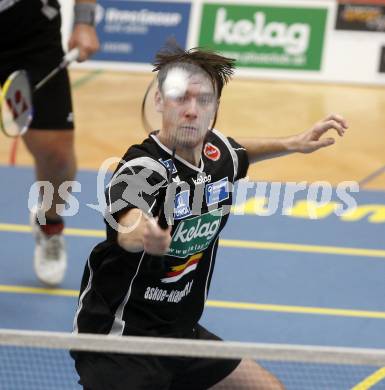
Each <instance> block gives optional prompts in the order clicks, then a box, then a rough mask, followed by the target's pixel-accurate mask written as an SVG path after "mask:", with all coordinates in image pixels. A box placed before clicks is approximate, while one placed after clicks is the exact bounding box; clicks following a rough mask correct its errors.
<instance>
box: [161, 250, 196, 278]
mask: <svg viewBox="0 0 385 390" xmlns="http://www.w3.org/2000/svg"><path fill="white" fill-rule="evenodd" d="M202 256H203V253H197V254H196V255H193V256H191V257H190V258H189V259H188V260H187V261H186V262H185V263H184V264H181V265H175V266H174V267H171V271H170V272H167V274H166V277H165V278H163V279H162V280H161V281H162V282H163V283H172V282H177V281H178V280H179V279H181V278H183V276H185V275H187V274H188V273H190V272H192V271H194V270H195V269H196V267H197V266H198V263H199V260H200V259H201V258H202Z"/></svg>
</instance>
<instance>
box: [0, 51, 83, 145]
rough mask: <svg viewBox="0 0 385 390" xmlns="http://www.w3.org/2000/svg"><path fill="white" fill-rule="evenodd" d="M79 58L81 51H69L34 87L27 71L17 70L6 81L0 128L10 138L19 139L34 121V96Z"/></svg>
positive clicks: (1, 105) (1, 106) (0, 97)
mask: <svg viewBox="0 0 385 390" xmlns="http://www.w3.org/2000/svg"><path fill="white" fill-rule="evenodd" d="M78 57H79V49H78V48H75V49H72V50H71V51H69V52H68V53H67V54H66V55H65V56H64V57H63V59H62V61H61V62H60V64H59V65H58V66H57V67H56V68H54V69H52V70H51V71H50V72H49V73H48V74H47V75H46V76H45V77H44V78H43V79H42V80H40V81H39V82H38V83H37V84H36V85H34V86H32V85H31V83H30V80H29V77H28V73H27V72H26V71H25V70H16V71H15V72H13V73H12V74H11V75H10V76H9V77H8V78H7V80H6V81H5V83H4V86H3V88H2V92H1V94H0V127H1V130H2V131H3V133H4V134H5V135H6V136H8V137H19V136H21V135H23V134H25V132H26V131H27V130H28V128H29V125H30V124H31V121H32V119H33V103H32V102H33V99H32V97H33V94H34V93H35V92H36V91H38V90H39V89H40V88H42V87H43V86H44V85H45V84H46V83H47V82H48V81H49V80H51V79H52V78H53V77H55V76H56V75H57V74H58V73H59V72H60V71H61V70H62V69H64V68H66V67H67V66H68V65H69V64H70V63H71V62H73V61H75V60H77V59H78Z"/></svg>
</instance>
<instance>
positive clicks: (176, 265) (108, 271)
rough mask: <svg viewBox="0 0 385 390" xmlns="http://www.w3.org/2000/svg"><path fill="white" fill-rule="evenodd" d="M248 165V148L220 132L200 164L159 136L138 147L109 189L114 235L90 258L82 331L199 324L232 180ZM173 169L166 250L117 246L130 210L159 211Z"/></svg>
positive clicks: (136, 331) (148, 331)
mask: <svg viewBox="0 0 385 390" xmlns="http://www.w3.org/2000/svg"><path fill="white" fill-rule="evenodd" d="M248 165H249V162H248V158H247V154H246V150H245V149H244V148H243V147H242V146H241V145H239V144H238V143H237V142H236V141H234V140H233V139H232V138H227V137H225V136H224V135H223V134H221V133H220V132H219V131H217V130H215V129H214V130H212V131H211V132H209V134H208V136H207V137H206V140H205V143H204V146H203V150H202V155H201V160H200V163H199V166H198V167H196V166H194V165H192V164H190V163H189V162H187V161H185V160H184V159H182V158H180V157H178V156H176V158H175V164H174V165H173V164H172V159H171V151H170V150H169V149H168V148H167V147H166V146H164V145H163V144H162V143H161V142H160V141H159V139H158V138H157V136H156V134H151V135H150V136H149V137H148V138H147V139H146V140H144V142H143V143H142V144H140V145H134V146H132V147H131V148H130V149H129V150H128V151H127V152H126V154H125V156H124V157H123V160H122V162H121V163H120V164H119V166H118V167H117V169H116V171H115V173H114V175H113V177H112V179H111V182H110V183H109V185H108V187H107V190H106V202H107V210H106V213H105V222H106V226H107V239H106V241H104V242H102V243H101V244H99V245H97V246H96V247H95V248H94V250H93V251H92V253H91V255H90V257H89V259H88V261H87V264H86V267H85V271H84V274H83V279H82V284H81V292H80V298H79V304H78V310H77V313H76V317H75V323H74V326H75V331H78V332H89V333H104V334H115V335H122V334H131V335H161V336H173V335H175V334H178V332H184V331H188V330H190V329H192V328H193V327H194V326H195V325H196V324H197V322H198V321H199V319H200V317H201V315H202V312H203V308H204V304H205V301H206V299H207V295H208V291H209V288H210V281H211V277H212V274H213V269H214V264H215V257H216V252H217V248H218V238H219V234H220V232H221V230H222V229H223V227H224V226H225V224H226V222H227V219H228V216H229V211H230V207H231V203H232V188H233V184H234V182H235V181H237V180H238V179H241V178H243V177H245V175H246V173H247V169H248ZM169 171H171V172H172V180H173V188H175V192H174V193H173V196H171V197H170V198H169V199H172V201H171V202H168V203H167V202H166V205H165V208H166V209H167V207H168V210H169V215H171V216H172V219H173V226H172V231H171V235H172V241H171V245H170V249H169V251H168V253H167V255H165V256H164V257H158V256H151V255H149V254H147V253H146V252H144V251H141V252H138V253H132V252H127V251H125V250H124V249H123V248H121V247H120V246H119V245H118V244H117V231H116V229H117V227H118V220H119V215H121V213H123V212H125V211H127V210H129V209H131V208H139V209H141V210H143V211H144V212H146V213H148V214H153V215H157V213H158V211H159V209H160V206H161V205H162V204H163V202H164V196H162V192H164V188H165V186H167V175H168V172H169ZM167 204H168V205H169V206H167ZM166 214H167V210H166Z"/></svg>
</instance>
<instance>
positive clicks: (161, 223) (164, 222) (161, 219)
mask: <svg viewBox="0 0 385 390" xmlns="http://www.w3.org/2000/svg"><path fill="white" fill-rule="evenodd" d="M158 225H159V227H160V228H161V229H163V230H166V229H168V223H167V220H166V216H165V215H164V206H163V207H161V208H160V211H159V215H158Z"/></svg>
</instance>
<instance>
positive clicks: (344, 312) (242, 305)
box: [0, 285, 385, 319]
mask: <svg viewBox="0 0 385 390" xmlns="http://www.w3.org/2000/svg"><path fill="white" fill-rule="evenodd" d="M0 292H2V293H15V294H42V295H53V296H62V297H77V296H78V295H79V291H77V290H65V289H50V288H43V287H28V286H11V285H0ZM206 306H207V307H215V308H220V309H238V310H254V311H272V312H279V313H294V314H316V315H329V316H339V317H359V318H378V319H385V312H381V311H368V310H349V309H332V308H327V307H305V306H289V305H269V304H264V303H248V302H231V301H216V300H208V301H207V302H206Z"/></svg>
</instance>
